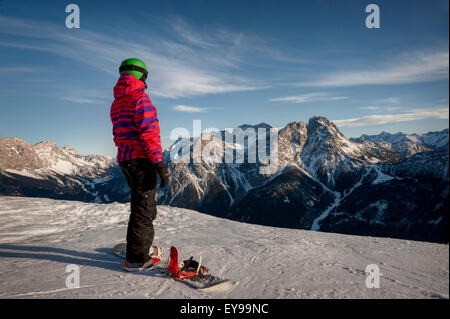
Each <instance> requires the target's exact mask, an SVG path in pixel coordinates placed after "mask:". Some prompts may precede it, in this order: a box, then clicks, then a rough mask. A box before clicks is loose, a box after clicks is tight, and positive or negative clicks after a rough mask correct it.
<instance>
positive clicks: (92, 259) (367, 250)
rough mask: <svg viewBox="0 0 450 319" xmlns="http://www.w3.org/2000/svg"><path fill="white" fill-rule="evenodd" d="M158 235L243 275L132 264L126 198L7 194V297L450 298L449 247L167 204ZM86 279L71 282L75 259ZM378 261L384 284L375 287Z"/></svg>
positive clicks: (1, 200) (2, 201) (0, 227)
mask: <svg viewBox="0 0 450 319" xmlns="http://www.w3.org/2000/svg"><path fill="white" fill-rule="evenodd" d="M158 209H159V210H158V217H157V219H156V221H155V227H156V237H155V243H157V244H159V245H161V246H162V247H163V248H164V249H165V251H164V253H163V256H164V257H165V258H167V253H168V248H169V247H170V245H174V246H177V247H178V248H179V250H180V253H181V255H182V256H183V257H186V258H188V257H190V256H191V255H194V256H199V255H202V256H203V261H204V264H206V265H207V266H209V268H210V269H211V270H212V272H213V273H214V274H216V275H219V276H222V277H226V278H230V279H233V280H235V281H239V284H238V285H237V286H236V287H235V288H234V289H233V290H232V291H231V292H227V293H223V292H222V293H204V292H199V291H196V290H193V289H192V288H189V287H187V286H186V285H184V284H183V283H179V282H175V281H174V280H173V279H171V278H168V277H164V276H161V275H158V274H155V273H141V274H131V273H124V272H123V271H122V265H121V261H120V260H118V259H117V258H116V257H115V256H114V255H112V247H113V245H114V244H116V243H118V242H121V241H123V240H124V237H125V233H126V224H127V218H128V205H126V204H117V203H115V204H89V203H80V202H74V201H57V200H50V199H41V198H21V197H0V264H1V269H2V272H1V273H0V298H33V297H38V298H448V297H449V272H448V271H449V247H448V245H439V244H432V243H425V242H415V241H407V240H397V239H387V238H373V237H359V236H347V235H340V234H329V233H321V232H313V231H304V230H290V229H281V228H272V227H264V226H257V225H250V224H244V223H239V222H233V221H229V220H224V219H219V218H215V217H211V216H208V215H205V214H201V213H198V212H196V211H191V210H187V209H180V208H172V207H167V206H159V207H158ZM69 264H76V265H78V266H79V268H80V273H81V279H80V288H77V289H68V288H66V277H67V276H68V275H69V273H66V272H65V271H66V266H67V265H69ZM369 264H377V265H378V266H379V268H380V271H381V273H382V275H381V279H380V288H378V289H377V288H373V289H368V288H366V285H365V282H366V274H365V269H366V266H367V265H369Z"/></svg>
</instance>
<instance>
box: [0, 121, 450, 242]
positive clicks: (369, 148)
mask: <svg viewBox="0 0 450 319" xmlns="http://www.w3.org/2000/svg"><path fill="white" fill-rule="evenodd" d="M270 127H271V126H270V125H268V124H264V123H262V124H258V125H255V126H252V125H243V126H240V127H239V128H240V129H243V130H245V129H248V128H250V129H255V130H256V129H258V128H270ZM239 128H237V129H239ZM235 130H236V129H235ZM265 134H267V133H265ZM224 136H225V132H221V134H220V135H219V136H209V137H207V139H206V141H205V139H204V138H203V139H201V138H195V139H194V138H190V139H179V140H178V141H176V142H175V143H174V144H173V145H172V146H171V147H170V148H169V149H168V150H166V151H165V152H164V158H165V161H166V164H167V166H168V168H169V170H170V172H171V182H170V184H169V185H168V187H167V189H165V190H159V192H158V203H159V204H162V205H171V206H178V207H183V208H191V209H195V210H198V211H201V212H204V213H207V214H211V215H215V216H219V217H225V218H230V219H234V220H238V221H242V222H248V223H256V224H262V225H270V226H279V227H289V228H302V229H312V230H320V231H328V232H338V233H347V234H358V235H370V236H383V237H397V238H407V239H414V240H425V241H434V242H448V208H449V173H448V168H449V148H448V147H449V142H448V141H449V132H448V129H446V130H443V131H441V132H430V133H427V134H403V133H397V134H389V133H385V132H383V133H381V134H378V135H371V136H369V135H362V136H361V137H359V138H351V139H347V138H346V137H345V136H344V135H343V134H342V133H341V132H340V131H339V129H338V128H337V127H336V126H335V125H334V124H333V123H332V122H330V121H328V120H327V119H326V118H324V117H313V118H311V119H310V120H309V122H308V123H303V122H292V123H289V124H288V125H286V126H285V127H284V128H281V129H278V142H279V144H278V145H279V147H278V163H279V165H278V169H277V170H276V171H275V172H273V173H271V174H260V173H259V170H260V168H261V166H264V165H266V164H262V163H260V162H257V163H248V162H245V163H232V164H226V163H211V162H210V161H204V160H202V161H200V162H199V163H192V161H191V162H189V163H182V162H181V163H176V162H174V161H171V160H170V156H169V155H170V151H171V150H173V149H174V148H176V147H179V146H180V144H185V145H188V147H189V148H188V149H189V150H190V153H191V154H192V152H193V150H194V149H196V147H199V146H200V145H199V143H200V144H201V145H202V146H204V144H205V143H211V142H213V143H218V145H220V146H221V147H222V148H223V150H224V151H225V153H226V152H228V153H229V152H234V151H236V150H237V149H239V150H243V152H244V157H245V158H247V157H248V149H249V143H250V145H251V143H252V141H250V142H249V140H248V139H244V143H243V144H239V143H238V142H236V141H233V142H232V143H230V142H229V141H226V140H225V138H224ZM0 168H1V171H2V179H3V182H2V184H1V185H0V193H2V194H9V195H25V196H44V197H51V198H64V199H76V200H83V201H96V202H111V201H126V200H128V198H129V194H128V189H127V186H126V184H125V181H124V179H123V177H122V176H121V173H120V170H119V168H118V166H117V164H116V163H114V161H113V160H112V159H111V158H109V157H105V156H82V155H80V154H78V153H77V152H76V151H75V150H74V149H73V148H71V147H69V146H66V147H64V148H62V149H60V148H58V147H57V146H56V145H55V144H53V143H52V142H43V143H38V144H36V145H31V144H28V143H25V142H23V141H21V140H19V139H6V138H0Z"/></svg>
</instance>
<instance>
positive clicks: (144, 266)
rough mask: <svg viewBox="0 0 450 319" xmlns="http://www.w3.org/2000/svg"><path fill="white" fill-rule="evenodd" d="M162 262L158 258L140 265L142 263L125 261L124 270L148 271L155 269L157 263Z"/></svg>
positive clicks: (152, 258)
mask: <svg viewBox="0 0 450 319" xmlns="http://www.w3.org/2000/svg"><path fill="white" fill-rule="evenodd" d="M160 261H161V260H160V259H159V258H157V257H151V258H150V259H149V260H148V261H147V262H145V263H143V264H140V263H130V262H128V261H126V260H125V262H124V263H123V269H125V271H128V272H137V271H147V270H150V269H152V268H153V266H155V265H156V264H157V263H159V262H160Z"/></svg>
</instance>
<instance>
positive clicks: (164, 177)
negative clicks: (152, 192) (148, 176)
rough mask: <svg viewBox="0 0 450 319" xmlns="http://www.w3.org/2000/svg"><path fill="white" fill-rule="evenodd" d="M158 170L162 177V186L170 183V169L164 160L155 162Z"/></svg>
mask: <svg viewBox="0 0 450 319" xmlns="http://www.w3.org/2000/svg"><path fill="white" fill-rule="evenodd" d="M155 168H156V171H157V172H158V175H159V177H160V178H161V184H160V186H161V187H164V186H166V185H167V184H168V183H169V171H168V169H167V167H166V165H164V161H161V162H158V163H156V164H155Z"/></svg>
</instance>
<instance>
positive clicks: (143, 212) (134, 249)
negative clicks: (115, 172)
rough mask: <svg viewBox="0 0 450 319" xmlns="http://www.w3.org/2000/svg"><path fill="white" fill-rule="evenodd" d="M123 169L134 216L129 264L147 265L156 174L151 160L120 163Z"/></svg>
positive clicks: (128, 248) (154, 212) (152, 231)
mask: <svg viewBox="0 0 450 319" xmlns="http://www.w3.org/2000/svg"><path fill="white" fill-rule="evenodd" d="M119 165H120V169H121V171H122V173H123V175H124V176H125V178H126V180H127V183H128V186H129V187H130V189H131V214H130V220H129V222H128V230H127V256H126V260H127V261H128V262H130V263H145V262H147V261H148V260H149V259H150V257H149V255H148V252H149V249H150V246H151V245H152V242H153V237H154V235H155V231H154V228H153V220H154V219H155V218H156V199H155V196H156V170H155V168H154V165H153V164H152V163H151V161H150V159H147V158H137V159H134V160H129V161H123V162H120V164H119Z"/></svg>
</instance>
